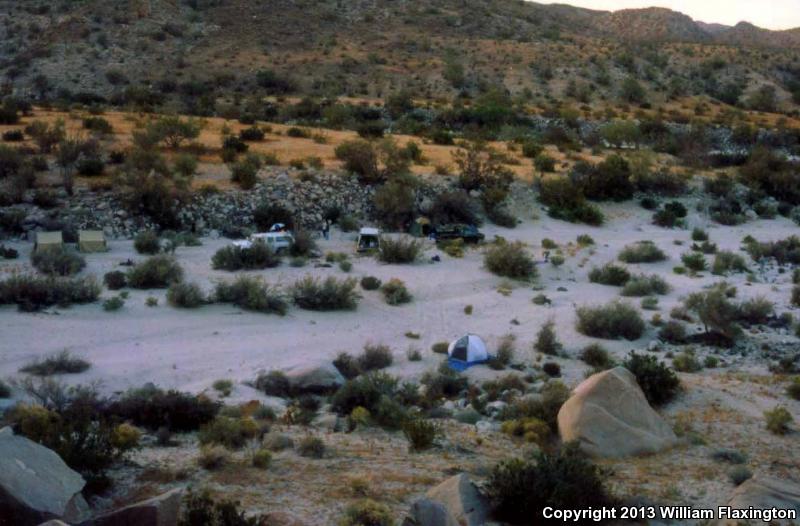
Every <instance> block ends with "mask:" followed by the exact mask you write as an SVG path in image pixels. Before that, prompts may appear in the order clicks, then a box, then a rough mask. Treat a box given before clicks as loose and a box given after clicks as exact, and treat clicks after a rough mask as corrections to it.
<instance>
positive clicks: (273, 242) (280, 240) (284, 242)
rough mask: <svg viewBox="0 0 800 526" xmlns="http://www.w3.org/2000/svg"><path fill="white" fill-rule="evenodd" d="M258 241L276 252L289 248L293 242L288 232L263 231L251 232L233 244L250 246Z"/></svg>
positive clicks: (243, 246)
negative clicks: (247, 236) (245, 237)
mask: <svg viewBox="0 0 800 526" xmlns="http://www.w3.org/2000/svg"><path fill="white" fill-rule="evenodd" d="M258 241H260V242H262V243H264V244H266V245H267V246H268V247H269V248H271V249H272V250H273V251H274V252H275V253H276V254H277V253H280V252H284V251H286V250H289V248H291V246H292V244H294V237H293V236H292V234H290V233H289V232H264V233H258V234H253V235H251V236H250V237H249V238H248V239H244V240H239V241H234V242H233V244H234V245H235V246H237V247H239V248H250V247H251V246H253V243H255V242H258Z"/></svg>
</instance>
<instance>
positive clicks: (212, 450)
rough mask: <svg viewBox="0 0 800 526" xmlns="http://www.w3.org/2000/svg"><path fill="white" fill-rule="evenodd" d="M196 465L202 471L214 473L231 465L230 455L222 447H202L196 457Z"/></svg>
mask: <svg viewBox="0 0 800 526" xmlns="http://www.w3.org/2000/svg"><path fill="white" fill-rule="evenodd" d="M197 463H198V464H199V465H200V467H202V468H203V469H207V470H209V471H214V470H216V469H220V468H222V467H225V466H227V465H228V464H230V463H231V454H230V452H229V451H228V450H227V449H226V448H225V447H224V446H203V447H201V448H200V454H199V455H198V456H197Z"/></svg>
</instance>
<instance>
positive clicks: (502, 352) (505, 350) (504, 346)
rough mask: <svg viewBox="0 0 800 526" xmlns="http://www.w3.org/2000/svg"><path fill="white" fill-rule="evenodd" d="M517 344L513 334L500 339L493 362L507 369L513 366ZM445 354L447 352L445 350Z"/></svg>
mask: <svg viewBox="0 0 800 526" xmlns="http://www.w3.org/2000/svg"><path fill="white" fill-rule="evenodd" d="M515 343H516V336H514V335H513V334H506V335H505V336H503V337H502V338H501V339H500V345H498V346H497V351H496V352H495V355H494V357H493V360H492V361H493V362H496V363H497V364H499V365H501V366H502V367H507V366H508V365H510V364H511V361H512V360H513V359H514V352H515V348H514V346H515ZM445 352H447V350H446V349H445Z"/></svg>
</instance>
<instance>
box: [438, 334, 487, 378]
mask: <svg viewBox="0 0 800 526" xmlns="http://www.w3.org/2000/svg"><path fill="white" fill-rule="evenodd" d="M447 356H448V362H449V364H450V367H451V368H453V369H456V370H459V371H463V370H464V369H466V368H468V367H471V366H473V365H477V364H479V363H486V362H488V361H489V353H488V352H487V351H486V343H484V341H483V340H482V339H481V338H480V336H476V335H474V334H466V335H464V336H462V337H461V338H459V339H457V340H455V341H453V342H452V343H451V344H450V346H449V347H448V348H447Z"/></svg>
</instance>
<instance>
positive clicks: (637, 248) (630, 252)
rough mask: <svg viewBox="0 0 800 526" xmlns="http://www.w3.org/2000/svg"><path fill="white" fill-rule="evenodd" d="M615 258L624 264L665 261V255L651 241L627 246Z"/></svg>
mask: <svg viewBox="0 0 800 526" xmlns="http://www.w3.org/2000/svg"><path fill="white" fill-rule="evenodd" d="M617 257H618V259H619V260H620V261H622V262H625V263H655V262H657V261H664V260H665V259H667V255H666V254H664V252H663V251H662V250H661V249H660V248H658V247H657V246H656V245H655V244H654V243H653V242H652V241H638V242H636V243H634V244H632V245H627V246H626V247H625V248H623V249H622V251H621V252H620V253H619V255H618V256H617Z"/></svg>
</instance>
